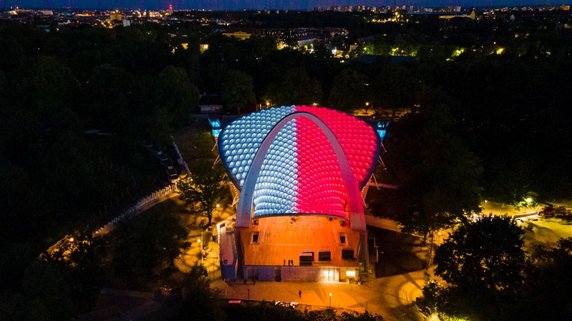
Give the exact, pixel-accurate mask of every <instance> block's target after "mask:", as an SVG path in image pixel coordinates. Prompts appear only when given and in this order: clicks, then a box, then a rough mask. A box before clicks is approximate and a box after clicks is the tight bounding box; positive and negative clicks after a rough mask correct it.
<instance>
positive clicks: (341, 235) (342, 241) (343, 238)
mask: <svg viewBox="0 0 572 321" xmlns="http://www.w3.org/2000/svg"><path fill="white" fill-rule="evenodd" d="M340 244H347V239H346V235H345V234H340Z"/></svg>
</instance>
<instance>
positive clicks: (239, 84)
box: [221, 69, 256, 114]
mask: <svg viewBox="0 0 572 321" xmlns="http://www.w3.org/2000/svg"><path fill="white" fill-rule="evenodd" d="M221 93H222V99H223V101H224V103H225V105H226V106H227V107H228V108H230V109H233V110H234V109H236V113H237V114H240V108H242V107H244V106H245V105H247V104H254V103H256V96H254V87H253V85H252V77H250V75H248V74H246V73H244V72H242V71H238V70H233V69H231V70H227V71H226V73H225V77H224V79H223V81H222V85H221Z"/></svg>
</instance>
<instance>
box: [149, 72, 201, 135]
mask: <svg viewBox="0 0 572 321" xmlns="http://www.w3.org/2000/svg"><path fill="white" fill-rule="evenodd" d="M198 102H199V90H198V89H197V87H195V86H194V85H193V84H192V82H191V80H190V79H189V76H188V75H187V72H186V71H185V69H183V68H178V67H174V66H167V67H165V69H163V70H162V71H161V73H159V83H158V90H157V96H156V101H155V104H157V105H161V106H165V107H166V108H167V110H168V111H169V112H170V113H171V114H172V116H173V119H174V123H175V124H176V125H178V126H181V125H186V124H187V122H188V120H189V119H190V114H191V113H192V112H193V111H194V110H195V108H196V107H197V104H198Z"/></svg>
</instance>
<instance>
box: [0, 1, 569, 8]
mask: <svg viewBox="0 0 572 321" xmlns="http://www.w3.org/2000/svg"><path fill="white" fill-rule="evenodd" d="M569 3H571V1H559V0H549V1H542V0H525V1H517V0H504V1H495V0H460V1H459V0H400V1H399V0H397V1H396V0H119V1H112V0H88V1H78V0H0V8H11V7H22V8H72V9H113V8H126V9H132V8H142V9H166V8H168V7H169V5H172V6H173V8H174V9H176V10H177V9H179V10H183V9H206V10H244V9H288V10H295V9H301V10H305V9H312V8H316V7H333V6H357V5H364V6H395V5H412V6H425V7H447V6H461V7H487V6H488V7H492V6H528V5H560V4H569Z"/></svg>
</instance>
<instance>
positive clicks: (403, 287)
mask: <svg viewBox="0 0 572 321" xmlns="http://www.w3.org/2000/svg"><path fill="white" fill-rule="evenodd" d="M424 285H425V281H424V270H422V271H416V272H411V273H405V274H400V275H395V276H389V277H383V278H379V279H376V280H373V281H370V282H367V283H365V284H363V285H357V284H346V283H311V282H256V284H252V283H249V284H242V283H230V284H229V283H226V282H223V281H221V280H217V281H213V282H212V286H213V287H215V288H217V289H219V290H220V294H221V296H222V297H224V298H228V299H241V300H247V299H250V300H260V301H261V300H266V301H286V302H291V301H294V302H298V303H301V304H305V305H312V306H322V307H324V308H326V307H328V306H329V305H330V296H329V293H332V303H331V304H332V307H337V308H346V309H350V310H354V311H358V312H364V311H365V310H366V306H367V311H368V312H371V313H377V314H381V315H382V316H383V317H384V319H385V320H389V321H397V320H399V318H400V316H401V313H400V308H402V307H403V306H404V305H407V304H409V303H411V302H413V301H415V299H416V298H417V297H419V296H420V295H421V289H422V288H423V286H424ZM298 291H302V298H299V297H298Z"/></svg>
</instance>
